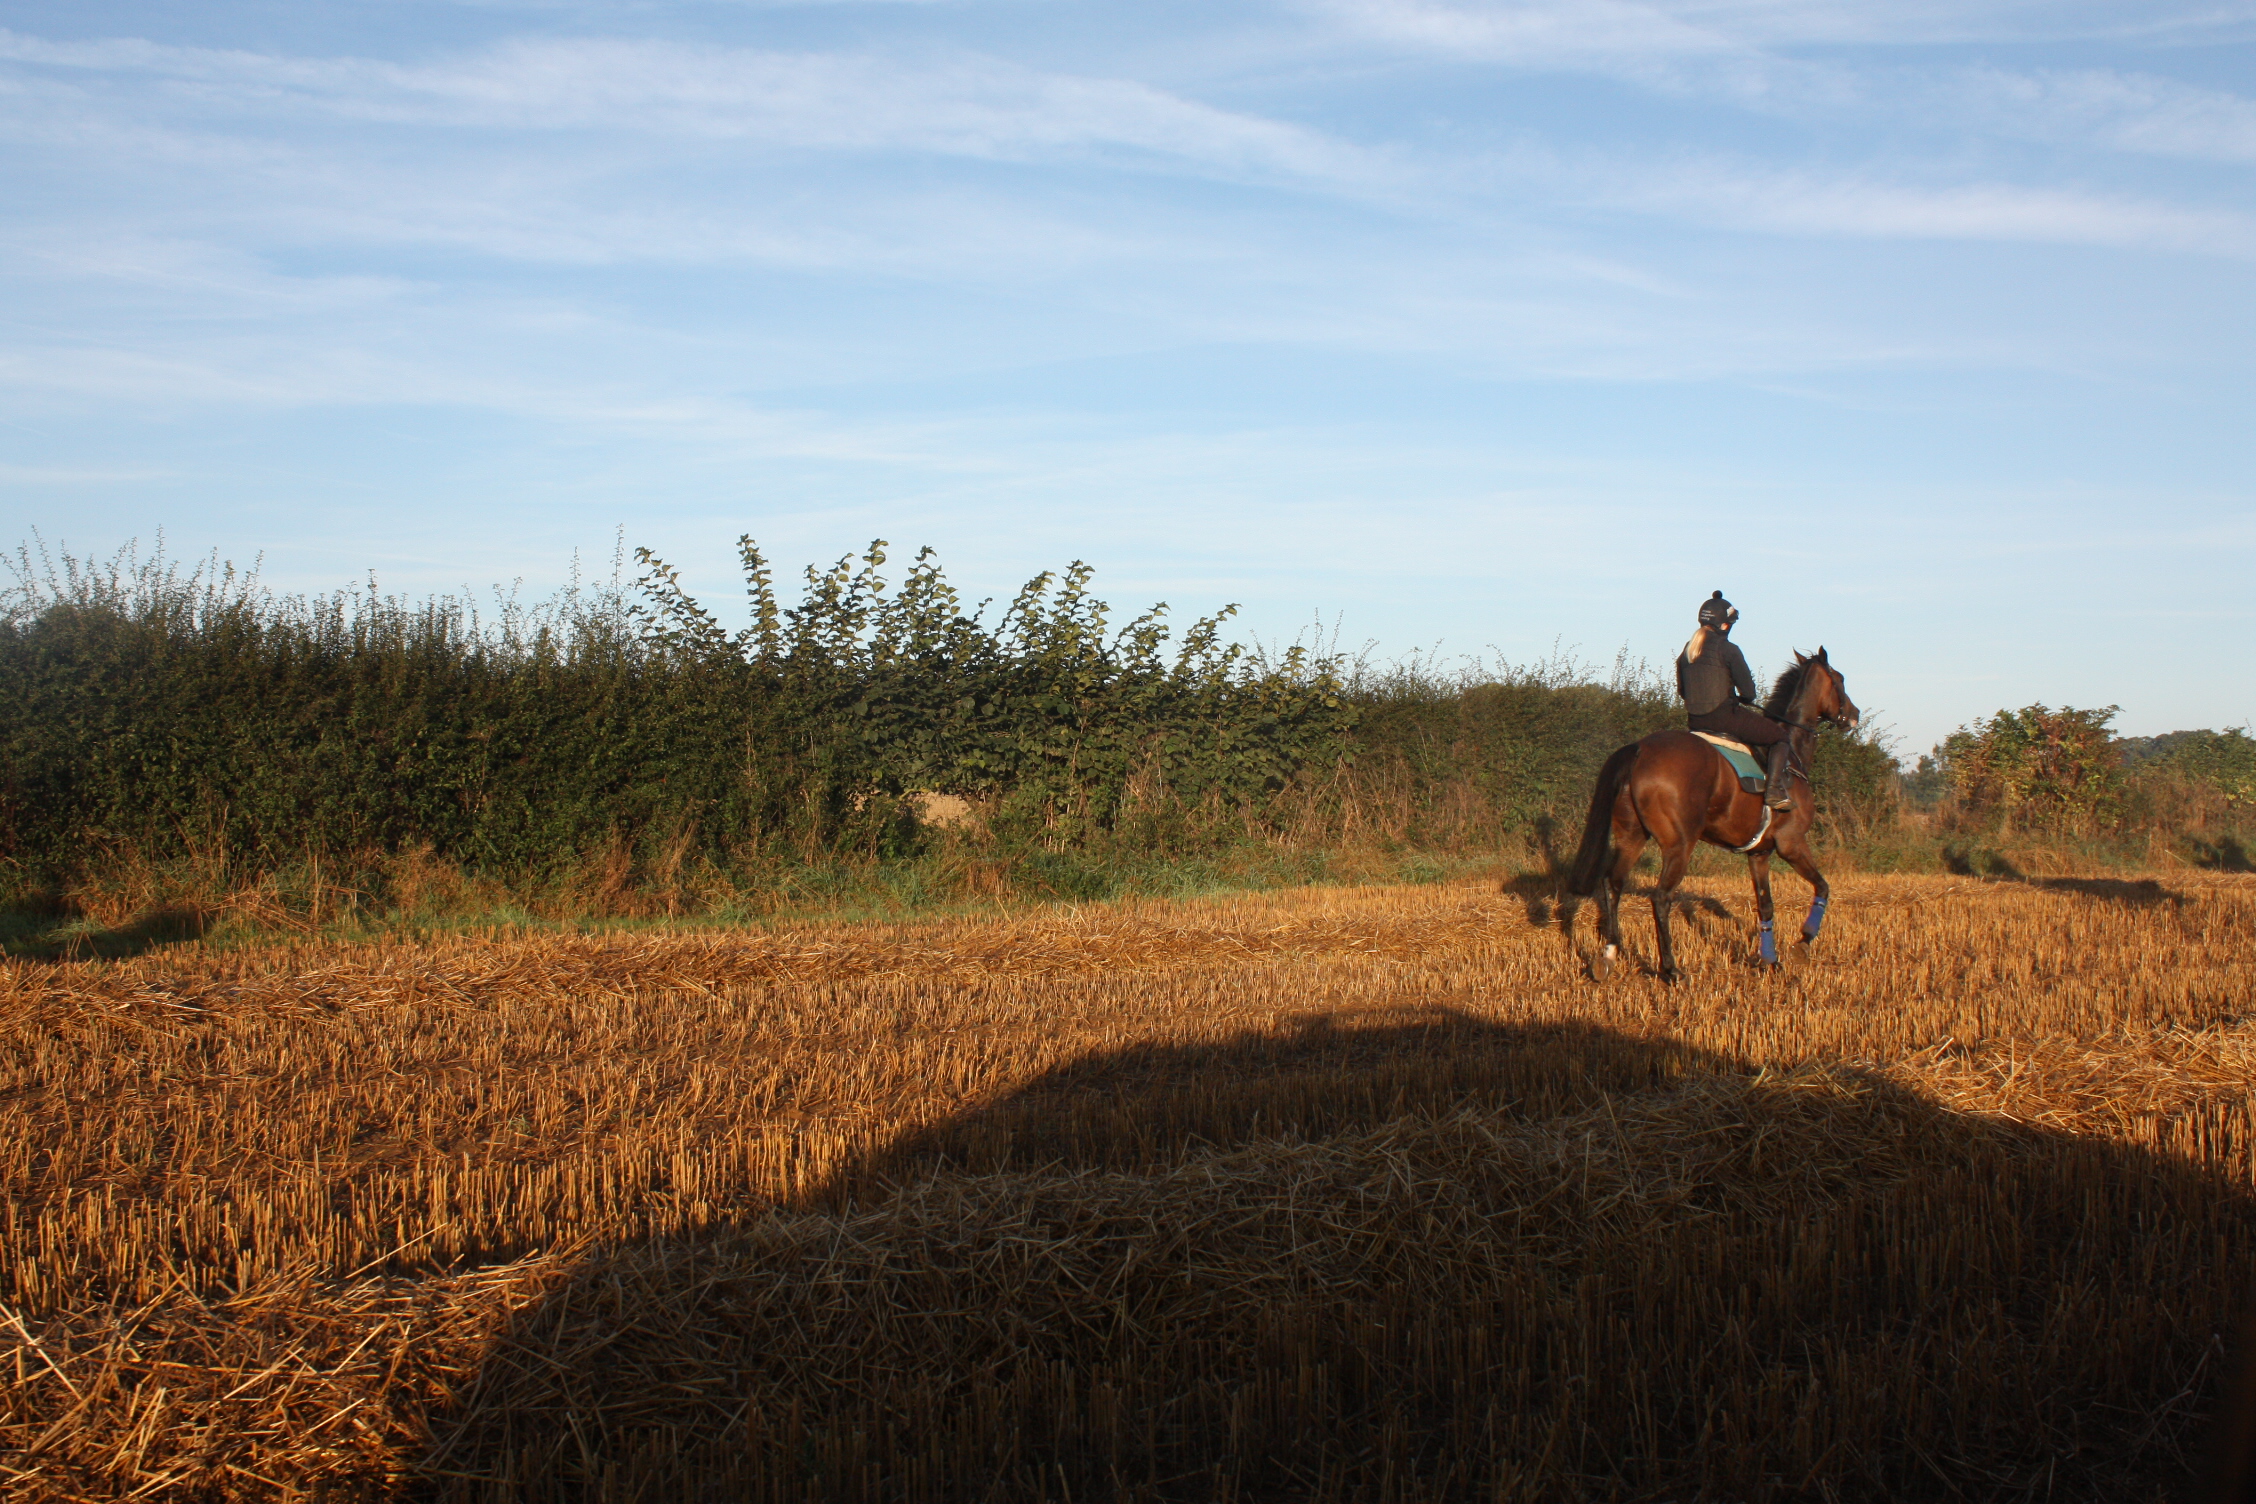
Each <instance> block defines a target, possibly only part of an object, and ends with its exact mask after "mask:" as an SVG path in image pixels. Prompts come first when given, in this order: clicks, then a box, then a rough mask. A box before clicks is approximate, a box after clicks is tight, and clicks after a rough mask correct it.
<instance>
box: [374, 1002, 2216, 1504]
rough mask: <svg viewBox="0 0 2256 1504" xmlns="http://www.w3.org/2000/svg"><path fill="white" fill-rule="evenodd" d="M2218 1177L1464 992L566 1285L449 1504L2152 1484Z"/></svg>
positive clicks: (1057, 1120) (2208, 1378)
mask: <svg viewBox="0 0 2256 1504" xmlns="http://www.w3.org/2000/svg"><path fill="white" fill-rule="evenodd" d="M2252 1232H2256V1223H2252V1219H2251V1209H2250V1206H2249V1204H2248V1202H2247V1200H2246V1199H2245V1198H2243V1197H2242V1196H2241V1195H2240V1194H2239V1193H2238V1191H2237V1189H2235V1188H2234V1187H2231V1186H2228V1185H2227V1184H2224V1183H2223V1182H2222V1181H2221V1180H2220V1179H2219V1178H2217V1177H2213V1176H2210V1175H2207V1174H2204V1173H2200V1172H2197V1171H2195V1170H2193V1169H2189V1168H2187V1167H2186V1166H2185V1165H2184V1164H2183V1163H2181V1162H2179V1161H2175V1160H2171V1159H2167V1158H2164V1157H2161V1156H2157V1155H2152V1154H2149V1153H2146V1152H2144V1151H2141V1150H2138V1149H2135V1148H2129V1147H2126V1146H2123V1145H2119V1144H2106V1143H2098V1142H2095V1141H2092V1140H2088V1139H2081V1138H2072V1137H2069V1136H2066V1135H2062V1134H2057V1133H2051V1132H2047V1131H2044V1130H2039V1129H2032V1128H2028V1127H2024V1126H2018V1125H2014V1124H2009V1123H2004V1122H2000V1121H1997V1120H1994V1119H1988V1118H1977V1117H1973V1116H1969V1115H1965V1114H1959V1113H1955V1112H1952V1111H1950V1110H1948V1109H1947V1108H1944V1107H1941V1106H1939V1105H1937V1104H1935V1103H1933V1102H1929V1101H1927V1100H1925V1099H1923V1098H1920V1097H1918V1096H1916V1095H1914V1094H1912V1093H1909V1092H1906V1091H1903V1090H1901V1089H1899V1088H1896V1087H1894V1086H1892V1085H1890V1084H1888V1083H1886V1082H1884V1081H1881V1080H1879V1079H1876V1078H1874V1077H1871V1076H1869V1075H1864V1074H1860V1073H1858V1072H1855V1071H1852V1070H1847V1069H1843V1068H1829V1069H1822V1070H1821V1069H1810V1070H1805V1071H1800V1072H1794V1073H1788V1074H1784V1075H1781V1074H1777V1073H1772V1072H1763V1071H1760V1070H1757V1069H1754V1068H1753V1067H1751V1066H1750V1065H1748V1064H1747V1063H1746V1062H1742V1061H1735V1060H1732V1059H1729V1058H1726V1057H1722V1056H1718V1055H1714V1054H1710V1053H1706V1052H1702V1051H1699V1050H1694V1049H1691V1048H1688V1047H1686V1046H1683V1045H1680V1044H1676V1043H1673V1042H1670V1041H1667V1040H1653V1039H1640V1038H1634V1037H1630V1036H1627V1035H1623V1034H1619V1033H1615V1032H1611V1031H1608V1030H1604V1029H1599V1028H1589V1027H1550V1028H1510V1027H1502V1026H1498V1025H1496V1024H1492V1023H1488V1022H1485V1021H1482V1020H1479V1019H1475V1018H1471V1017H1468V1016H1465V1015H1462V1014H1458V1013H1453V1012H1449V1011H1446V1010H1439V1009H1434V1010H1419V1011H1405V1012H1397V1013H1386V1014H1358V1015H1345V1016H1342V1015H1307V1016H1302V1017H1298V1018H1288V1019H1284V1020H1281V1021H1280V1024H1279V1026H1278V1027H1277V1028H1275V1029H1273V1030H1266V1031H1257V1032H1249V1033H1246V1034H1243V1035H1240V1036H1237V1037H1234V1038H1229V1039H1225V1040H1220V1041H1216V1042H1209V1043H1198V1044H1189V1045H1156V1044H1139V1045H1132V1046H1129V1047H1126V1048H1123V1049H1119V1050H1115V1051H1108V1052H1103V1053H1098V1054H1093V1055H1090V1056H1087V1057H1084V1058H1082V1059H1079V1060H1075V1061H1072V1062H1070V1063H1068V1064H1066V1065H1063V1066H1060V1067H1058V1068H1057V1069H1055V1070H1052V1071H1050V1072H1048V1073H1046V1074H1044V1075H1042V1076H1040V1077H1038V1078H1036V1079H1034V1080H1032V1081H1029V1082H1027V1083H1026V1084H1025V1085H1024V1086H1023V1087H1021V1088H1020V1089H1018V1090H1016V1091H1014V1092H1012V1093H1010V1094H1009V1095H1008V1096H1006V1097H1003V1098H1002V1099H1000V1100H998V1101H995V1102H993V1103H991V1104H989V1105H987V1106H984V1107H981V1108H979V1109H977V1110H975V1111H971V1112H967V1113H965V1114H963V1115H962V1116H960V1117H958V1118H955V1119H952V1120H949V1121H946V1122H942V1123H937V1124H932V1125H928V1126H926V1127H923V1128H920V1129H918V1130H916V1131H913V1132H910V1133H907V1134H904V1135H902V1136H901V1137H900V1138H899V1139H897V1140H895V1141H893V1142H890V1143H888V1144H885V1145H883V1146H882V1147H880V1148H879V1149H877V1150H876V1151H874V1152H873V1153H871V1154H869V1155H867V1156H865V1157H864V1158H862V1159H860V1160H859V1161H857V1162H855V1163H853V1164H850V1165H848V1166H846V1167H844V1168H843V1169H842V1170H840V1171H839V1172H838V1173H837V1174H835V1175H833V1176H831V1177H830V1178H829V1179H828V1180H827V1181H826V1182H825V1183H824V1184H823V1185H822V1186H820V1188H819V1189H818V1190H817V1191H816V1192H815V1193H814V1194H813V1195H812V1196H811V1197H810V1198H809V1199H808V1200H807V1201H806V1202H805V1203H804V1204H801V1205H797V1206H792V1207H782V1208H778V1209H776V1210H775V1211H773V1212H772V1213H769V1214H765V1215H761V1216H757V1217H751V1218H748V1219H746V1220H745V1221H743V1222H741V1223H739V1224H737V1225H735V1226H733V1227H731V1228H729V1229H727V1230H725V1231H722V1232H718V1233H715V1234H712V1235H709V1236H705V1237H700V1238H696V1239H683V1240H667V1241H653V1242H648V1243H642V1244H637V1245H633V1246H629V1247H622V1248H617V1249H613V1250H610V1251H608V1252H607V1253H605V1254H603V1255H601V1256H599V1257H594V1258H591V1259H590V1260H589V1261H588V1262H587V1264H586V1266H585V1267H584V1268H583V1269H582V1270H580V1271H579V1272H578V1274H577V1275H576V1276H575V1277H574V1278H573V1279H571V1280H570V1281H569V1282H568V1283H567V1284H566V1285H565V1286H564V1287H563V1288H561V1289H559V1290H558V1291H557V1292H555V1293H554V1294H552V1295H551V1296H550V1297H549V1298H548V1299H547V1300H545V1301H544V1302H542V1303H541V1304H540V1305H539V1306H537V1307H536V1308H534V1309H532V1310H530V1311H528V1312H526V1313H524V1315H523V1316H522V1317H521V1318H520V1319H519V1320H518V1321H517V1322H516V1323H515V1324H514V1325H513V1326H512V1327H511V1329H510V1330H509V1331H508V1332H507V1333H506V1334H504V1335H503V1336H502V1338H501V1339H500V1340H498V1341H497V1342H496V1343H495V1345H494V1347H493V1349H492V1351H491V1352H490V1354H489V1355H488V1357H487V1360H486V1362H485V1365H484V1367H483V1369H482V1371H481V1372H480V1374H479V1377H478V1379H477V1382H476V1383H475V1384H474V1385H473V1386H472V1387H471V1388H470V1389H469V1391H468V1392H466V1393H465V1394H464V1395H463V1396H462V1397H461V1399H460V1402H459V1403H458V1404H457V1406H456V1407H455V1408H454V1409H453V1411H451V1412H450V1413H447V1414H444V1415H441V1416H438V1417H436V1418H435V1420H436V1424H435V1426H434V1432H435V1435H436V1438H437V1440H436V1445H435V1448H434V1452H433V1455H432V1458H431V1461H430V1465H429V1468H428V1469H427V1471H426V1472H425V1473H424V1474H423V1476H422V1478H421V1480H420V1482H419V1484H418V1487H419V1488H420V1489H421V1490H422V1491H423V1492H424V1493H425V1494H426V1495H428V1496H434V1497H450V1498H494V1499H500V1498H510V1499H520V1498H536V1499H538V1498H550V1499H574V1500H579V1499H588V1500H593V1499H621V1500H624V1499H629V1498H644V1499H664V1500H674V1499H704V1498H711V1499H730V1500H734V1499H793V1500H854V1499H868V1500H923V1499H930V1500H957V1499H962V1500H974V1499H977V1500H1036V1499H1058V1500H1067V1499H1072V1500H1084V1501H1085V1500H1092V1499H1107V1498H1149V1499H1185V1500H1191V1499H1196V1500H1207V1499H1219V1498H1248V1499H1301V1498H1310V1499H1314V1498H1340V1499H1349V1498H1371V1499H1380V1498H1400V1499H1457V1498H1464V1499H1474V1498H1480V1499H1487V1498H1495V1497H1508V1498H1525V1499H1576V1498H1587V1499H1592V1500H1597V1499H1616V1498H1654V1499H1658V1498H1692V1497H1708V1498H1756V1497H1771V1498H1786V1497H1808V1498H1817V1497H1828V1498H1837V1499H1847V1498H1866V1499H1881V1498H1887V1499H1901V1498H1935V1499H1956V1498H1990V1497H1997V1498H2004V1497H2021V1496H2024V1495H2025V1494H2026V1492H2027V1491H2028V1490H2030V1489H2037V1490H2040V1491H2042V1490H2046V1489H2049V1490H2051V1491H2052V1492H2053V1494H2054V1495H2055V1496H2056V1497H2083V1498H2095V1499H2097V1498H2107V1499H2131V1498H2147V1499H2151V1498H2157V1497H2165V1496H2168V1494H2169V1493H2170V1491H2172V1490H2177V1489H2183V1488H2185V1487H2187V1486H2189V1485H2188V1480H2189V1479H2190V1478H2191V1477H2192V1469H2193V1460H2192V1454H2193V1452H2194V1451H2197V1450H2198V1442H2197V1436H2198V1431H2199V1427H2200V1423H2201V1419H2202V1415H2203V1412H2204V1411H2205V1409H2206V1407H2207V1406H2208V1404H2209V1403H2210V1398H2211V1392H2212V1390H2213V1388H2214V1386H2215V1379H2216V1370H2217V1367H2218V1357H2217V1346H2216V1341H2217V1339H2216V1333H2217V1332H2218V1331H2219V1330H2220V1329H2222V1328H2223V1327H2224V1326H2225V1325H2226V1324H2227V1323H2228V1321H2229V1313H2228V1311H2227V1310H2226V1304H2227V1295H2226V1293H2225V1292H2226V1291H2227V1290H2228V1289H2237V1288H2239V1287H2242V1286H2245V1285H2246V1284H2247V1283H2248V1276H2249V1273H2250V1270H2251V1267H2252V1264H2251V1253H2250V1250H2252V1249H2256V1238H2252V1237H2251V1233H2252Z"/></svg>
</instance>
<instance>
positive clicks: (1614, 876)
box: [1590, 821, 1645, 982]
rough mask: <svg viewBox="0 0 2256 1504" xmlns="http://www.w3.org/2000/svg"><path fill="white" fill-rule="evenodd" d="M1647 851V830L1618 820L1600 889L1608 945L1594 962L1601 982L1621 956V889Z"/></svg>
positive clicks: (1627, 882)
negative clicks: (1625, 825)
mask: <svg viewBox="0 0 2256 1504" xmlns="http://www.w3.org/2000/svg"><path fill="white" fill-rule="evenodd" d="M1644 852H1645V832H1644V830H1643V829H1642V828H1636V829H1630V830H1624V829H1623V828H1622V826H1621V824H1620V822H1619V821H1617V822H1616V823H1615V825H1614V860H1613V864H1612V865H1611V866H1609V867H1608V868H1607V869H1606V883H1605V886H1604V887H1603V888H1602V889H1601V890H1600V891H1601V892H1602V893H1604V894H1605V903H1604V905H1603V912H1602V913H1601V914H1600V916H1599V918H1600V920H1601V923H1602V924H1603V927H1604V936H1603V938H1604V939H1605V942H1606V943H1605V948H1604V949H1602V950H1600V951H1599V952H1598V959H1597V960H1596V961H1594V962H1593V963H1591V968H1590V969H1591V972H1592V974H1593V975H1595V976H1596V977H1597V978H1598V980H1599V981H1601V982H1603V981H1604V980H1606V977H1607V974H1608V973H1610V972H1611V971H1612V970H1613V969H1614V962H1616V961H1617V960H1619V959H1621V950H1622V932H1621V901H1622V889H1623V888H1624V887H1626V886H1628V884H1629V874H1630V872H1631V871H1632V870H1634V869H1635V868H1636V866H1637V859H1638V857H1640V856H1642V855H1644Z"/></svg>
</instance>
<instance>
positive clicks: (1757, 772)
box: [1692, 731, 1770, 794]
mask: <svg viewBox="0 0 2256 1504" xmlns="http://www.w3.org/2000/svg"><path fill="white" fill-rule="evenodd" d="M1692 734H1693V735H1694V736H1696V737H1698V738H1699V739H1700V740H1701V741H1704V742H1706V743H1707V744H1708V745H1709V746H1711V747H1713V748H1715V749H1716V750H1717V751H1718V752H1721V753H1722V754H1723V760H1724V761H1725V762H1727V763H1730V764H1731V771H1733V772H1734V773H1737V774H1738V775H1739V787H1740V788H1742V789H1744V790H1745V791H1746V792H1748V793H1750V794H1759V793H1761V792H1762V791H1763V790H1764V789H1766V788H1768V787H1769V786H1770V774H1769V770H1768V769H1766V768H1765V767H1764V766H1763V760H1762V759H1761V758H1760V757H1758V756H1756V755H1755V749H1754V748H1752V747H1750V746H1748V745H1747V744H1746V743H1745V742H1742V741H1734V740H1733V739H1732V738H1730V737H1728V736H1725V735H1723V734H1722V733H1721V732H1716V731H1695V732H1693V733H1692Z"/></svg>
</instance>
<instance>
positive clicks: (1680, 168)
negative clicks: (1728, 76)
mask: <svg viewBox="0 0 2256 1504" xmlns="http://www.w3.org/2000/svg"><path fill="white" fill-rule="evenodd" d="M1584 176H1585V178H1586V180H1588V181H1591V183H1592V188H1591V197H1592V200H1593V201H1594V202H1600V203H1606V204H1610V205H1612V206H1615V207H1620V208H1628V209H1635V210H1638V211H1640V212H1646V213H1664V214H1670V215H1682V216H1684V217H1686V218H1691V219H1696V220H1699V221H1702V222H1705V223H1708V224H1711V225H1715V226H1719V227H1724V228H1736V229H1751V230H1767V231H1780V232H1786V233H1790V234H1804V235H1836V236H1859V237H1869V238H1876V239H1890V240H1978V241H2008V242H2010V241H2029V242H2041V243H2051V244H2063V245H2097V246H2130V247H2141V248H2146V249H2161V250H2170V251H2181V252H2193V253H2196V254H2202V255H2214V256H2227V257H2236V258H2247V257H2256V215H2252V214H2249V213H2246V212H2242V211H2239V210H2231V209H2201V208H2186V207H2181V206H2178V205H2174V204H2169V203H2165V202H2157V201H2154V200H2150V199H2140V198H2134V197H2130V196H2128V195H2115V194H2106V193H2096V192H2086V191H2079V190H2076V189H2069V188H2047V187H2027V186H2023V185H2020V184H2013V183H2001V182H1987V183H1985V182H1973V183H1954V184H1942V185H1936V184H1932V183H1918V182H1903V181H1890V180H1887V179H1884V178H1879V177H1876V176H1873V175H1869V174H1860V173H1853V172H1852V173H1836V174H1819V173H1813V172H1808V171H1795V170H1779V169H1768V168H1762V167H1756V166H1749V165H1746V164H1741V163H1730V162H1722V161H1716V160H1708V161H1687V162H1679V163H1675V164H1672V165H1671V166H1670V167H1668V168H1667V169H1666V170H1665V171H1661V172H1654V171H1652V170H1650V169H1648V168H1647V167H1645V166H1643V165H1629V166H1621V165H1617V166H1616V167H1615V168H1614V169H1613V170H1612V171H1610V172H1601V173H1591V172H1589V171H1588V170H1587V169H1586V170H1585V174H1584Z"/></svg>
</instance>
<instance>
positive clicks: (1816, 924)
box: [1802, 894, 1825, 940]
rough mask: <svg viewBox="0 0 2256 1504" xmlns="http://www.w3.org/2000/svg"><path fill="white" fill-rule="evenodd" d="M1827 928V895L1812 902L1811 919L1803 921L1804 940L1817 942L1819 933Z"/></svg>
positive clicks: (1820, 896)
mask: <svg viewBox="0 0 2256 1504" xmlns="http://www.w3.org/2000/svg"><path fill="white" fill-rule="evenodd" d="M1823 928H1825V895H1823V894H1819V895H1818V896H1817V897H1816V898H1813V899H1811V900H1810V911H1809V918H1807V919H1805V920H1803V921H1802V938H1803V939H1804V940H1815V939H1816V938H1817V932H1818V931H1819V930H1821V929H1823Z"/></svg>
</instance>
